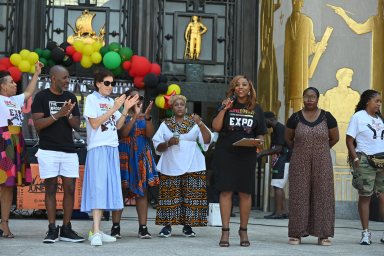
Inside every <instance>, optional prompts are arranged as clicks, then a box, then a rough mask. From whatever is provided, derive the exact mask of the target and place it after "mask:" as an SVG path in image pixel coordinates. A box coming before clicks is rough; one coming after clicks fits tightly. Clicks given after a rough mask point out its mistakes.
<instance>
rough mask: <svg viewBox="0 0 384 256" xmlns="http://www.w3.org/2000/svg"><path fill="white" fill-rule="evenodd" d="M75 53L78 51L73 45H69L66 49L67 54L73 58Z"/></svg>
mask: <svg viewBox="0 0 384 256" xmlns="http://www.w3.org/2000/svg"><path fill="white" fill-rule="evenodd" d="M75 52H76V49H75V47H73V46H72V45H69V46H67V48H65V53H66V54H67V55H69V56H72V55H73V54H74V53H75Z"/></svg>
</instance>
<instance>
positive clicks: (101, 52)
mask: <svg viewBox="0 0 384 256" xmlns="http://www.w3.org/2000/svg"><path fill="white" fill-rule="evenodd" d="M108 51H109V48H108V46H103V47H101V48H100V54H101V56H104V55H105V54H106V53H107V52H108Z"/></svg>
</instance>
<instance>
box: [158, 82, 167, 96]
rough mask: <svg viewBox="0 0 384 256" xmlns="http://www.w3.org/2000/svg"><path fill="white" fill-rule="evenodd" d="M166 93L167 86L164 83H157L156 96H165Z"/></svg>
mask: <svg viewBox="0 0 384 256" xmlns="http://www.w3.org/2000/svg"><path fill="white" fill-rule="evenodd" d="M167 91H168V85H167V84H165V83H159V84H158V85H157V92H158V94H165V93H166V92H167Z"/></svg>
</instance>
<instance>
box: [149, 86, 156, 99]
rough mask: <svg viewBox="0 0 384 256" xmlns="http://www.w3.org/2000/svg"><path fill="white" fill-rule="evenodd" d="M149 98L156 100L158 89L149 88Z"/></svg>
mask: <svg viewBox="0 0 384 256" xmlns="http://www.w3.org/2000/svg"><path fill="white" fill-rule="evenodd" d="M147 96H148V98H149V100H154V99H155V98H156V96H157V89H156V88H147Z"/></svg>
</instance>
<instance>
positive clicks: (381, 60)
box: [328, 0, 384, 93]
mask: <svg viewBox="0 0 384 256" xmlns="http://www.w3.org/2000/svg"><path fill="white" fill-rule="evenodd" d="M328 6H329V7H331V8H332V9H333V10H334V11H335V13H336V14H338V15H340V17H342V18H343V20H344V21H345V22H346V23H347V25H348V27H349V28H350V29H351V30H352V31H353V32H355V33H356V34H358V35H361V34H364V33H369V32H372V53H371V56H372V57H371V58H372V60H371V89H374V90H377V91H379V92H381V93H382V92H383V89H384V70H383V67H384V0H378V1H377V15H375V16H371V17H369V18H368V20H367V21H365V22H364V23H357V22H356V21H354V20H353V19H352V18H350V17H349V16H348V14H347V12H346V11H345V10H344V9H343V8H341V7H336V6H331V5H328Z"/></svg>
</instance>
